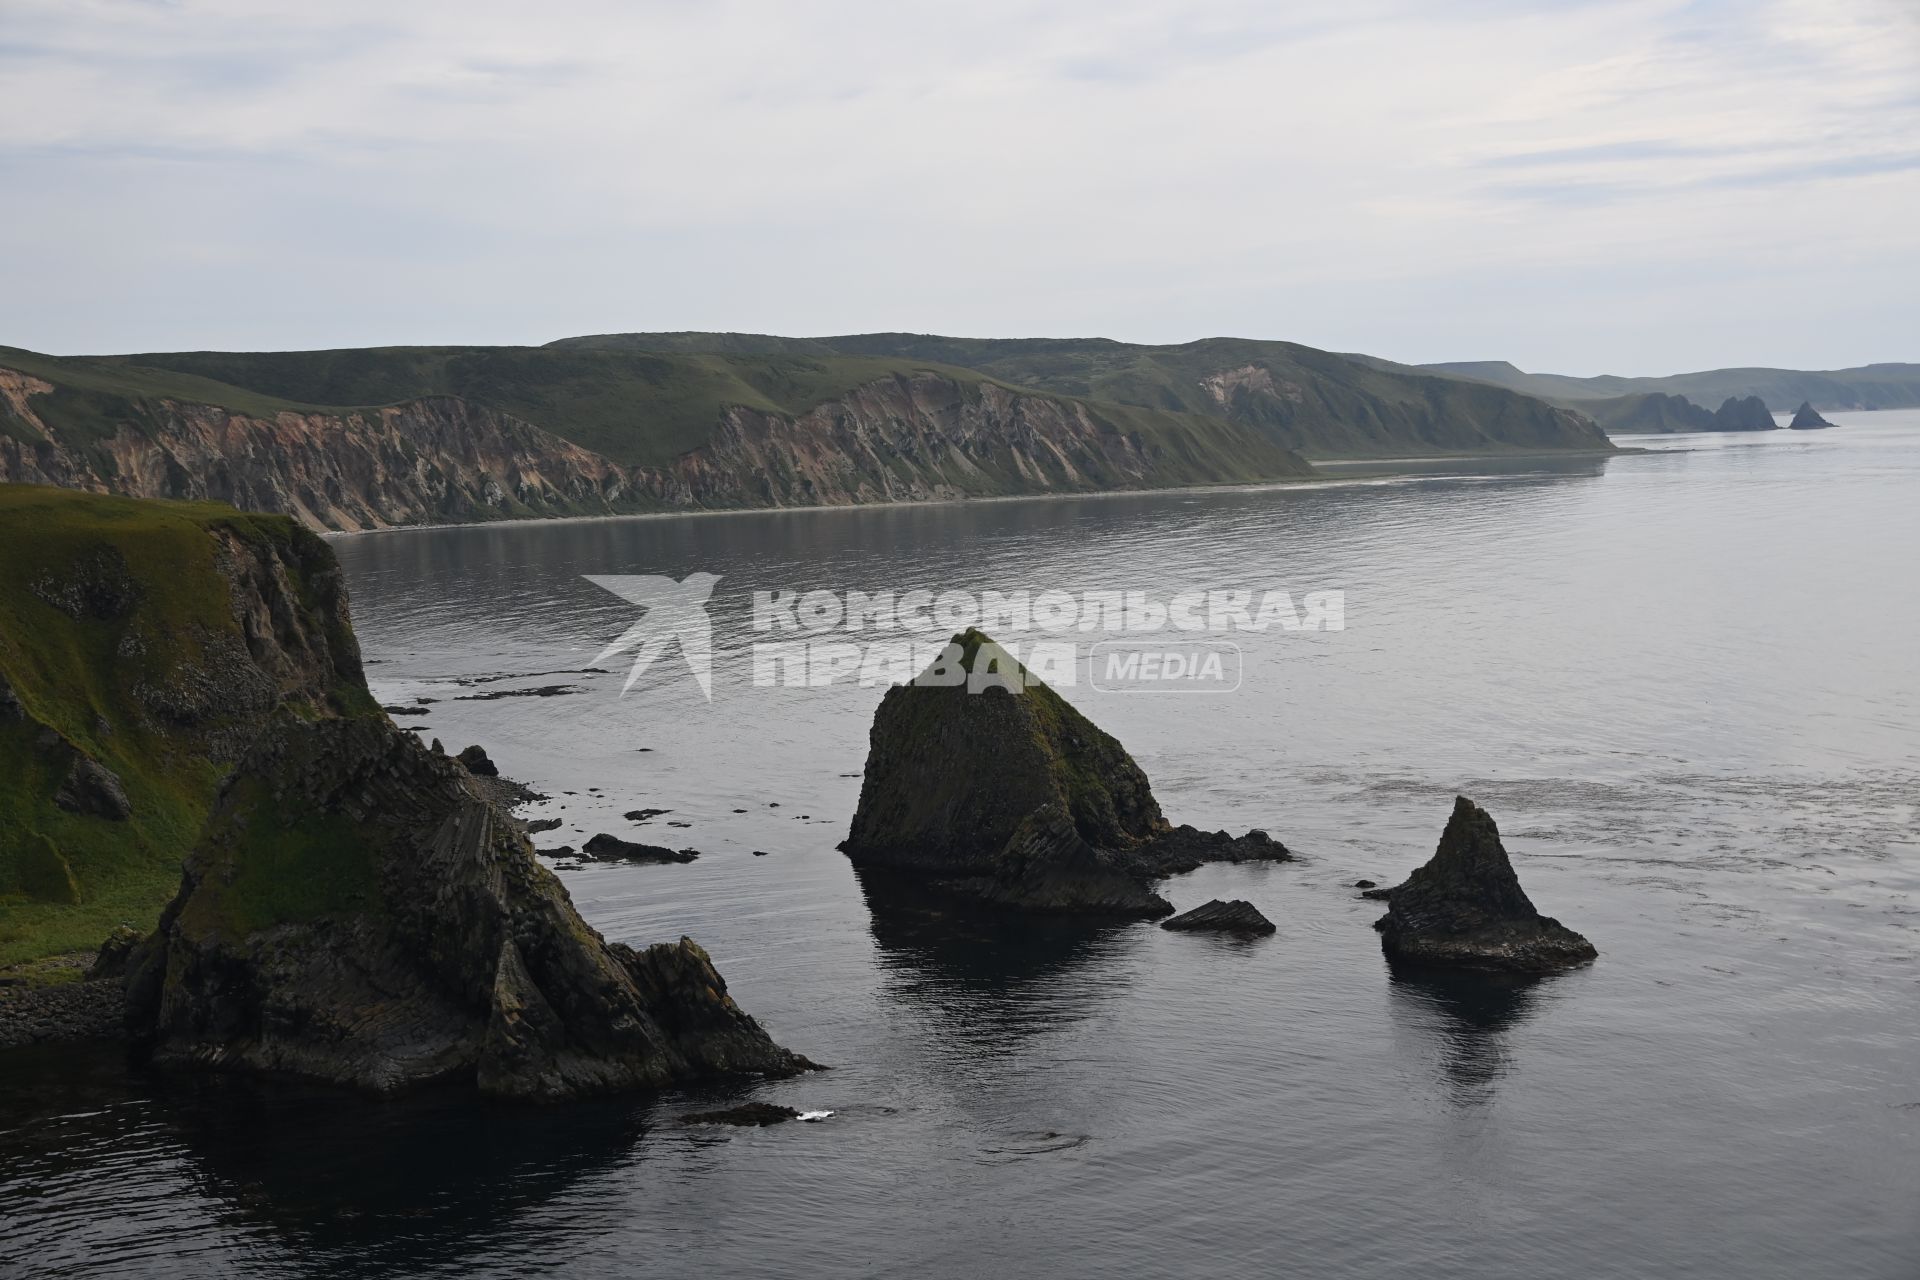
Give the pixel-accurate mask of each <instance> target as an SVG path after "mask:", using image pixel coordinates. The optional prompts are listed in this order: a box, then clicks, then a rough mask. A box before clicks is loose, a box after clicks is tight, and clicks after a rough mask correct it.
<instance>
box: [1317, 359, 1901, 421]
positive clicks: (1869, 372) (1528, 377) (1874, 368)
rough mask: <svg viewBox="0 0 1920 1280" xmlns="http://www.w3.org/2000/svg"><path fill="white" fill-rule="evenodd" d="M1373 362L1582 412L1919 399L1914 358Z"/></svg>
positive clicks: (1879, 404)
mask: <svg viewBox="0 0 1920 1280" xmlns="http://www.w3.org/2000/svg"><path fill="white" fill-rule="evenodd" d="M1349 359H1353V360H1357V361H1360V362H1362V363H1364V364H1367V365H1368V366H1369V367H1371V368H1375V369H1382V370H1387V371H1390V372H1403V373H1412V374H1420V373H1425V374H1438V375H1441V376H1443V377H1450V378H1462V379H1467V380H1470V381H1474V382H1484V383H1487V384H1490V385H1493V386H1500V387H1506V388H1508V389H1509V390H1513V391H1519V392H1521V393H1523V394H1525V395H1530V396H1539V397H1541V398H1543V399H1547V400H1552V401H1554V402H1555V403H1557V404H1564V405H1570V406H1572V407H1574V408H1577V409H1580V410H1581V411H1583V412H1586V411H1588V410H1589V408H1590V406H1591V404H1592V402H1594V401H1597V400H1613V399H1618V398H1619V397H1622V396H1629V395H1633V396H1641V395H1652V394H1664V395H1673V396H1685V397H1686V398H1687V399H1689V400H1691V401H1693V402H1694V403H1695V404H1698V405H1717V404H1720V403H1721V402H1722V401H1725V400H1728V399H1745V398H1746V397H1748V396H1759V397H1760V398H1761V399H1762V400H1764V401H1766V402H1767V404H1768V406H1769V407H1771V408H1774V409H1786V408H1789V407H1791V406H1793V405H1796V404H1799V403H1800V402H1801V401H1803V400H1805V401H1808V402H1810V403H1812V405H1813V406H1814V407H1815V408H1816V409H1910V408H1913V407H1915V406H1916V405H1920V364H1898V363H1891V364H1868V365H1860V366H1858V367H1856V368H1852V369H1826V370H1807V369H1767V368H1750V369H1706V370H1702V371H1700V372H1698V373H1676V374H1671V375H1668V376H1665V377H1658V378H1623V377H1619V376H1617V375H1612V374H1604V375H1601V376H1600V377H1595V378H1576V377H1570V376H1568V375H1566V374H1559V373H1526V372H1524V371H1522V370H1520V369H1518V368H1515V367H1514V366H1513V365H1512V364H1510V363H1508V362H1507V361H1505V360H1463V361H1454V362H1450V363H1445V364H1425V365H1403V364H1395V363H1393V362H1392V361H1390V360H1381V359H1378V358H1377V357H1373V356H1351V357H1349Z"/></svg>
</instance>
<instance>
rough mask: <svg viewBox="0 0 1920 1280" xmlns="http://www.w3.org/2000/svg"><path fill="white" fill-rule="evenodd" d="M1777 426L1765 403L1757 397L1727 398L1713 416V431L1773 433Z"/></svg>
mask: <svg viewBox="0 0 1920 1280" xmlns="http://www.w3.org/2000/svg"><path fill="white" fill-rule="evenodd" d="M1779 426H1780V424H1779V423H1777V422H1775V421H1774V420H1773V414H1772V413H1770V412H1769V411H1768V410H1767V402H1766V401H1764V400H1762V399H1761V398H1760V397H1759V396H1747V397H1746V398H1745V399H1740V398H1737V397H1734V396H1728V397H1727V399H1726V403H1724V404H1722V405H1721V406H1720V407H1719V408H1718V409H1716V410H1715V411H1714V414H1713V430H1715V431H1773V430H1776V429H1778V427H1779Z"/></svg>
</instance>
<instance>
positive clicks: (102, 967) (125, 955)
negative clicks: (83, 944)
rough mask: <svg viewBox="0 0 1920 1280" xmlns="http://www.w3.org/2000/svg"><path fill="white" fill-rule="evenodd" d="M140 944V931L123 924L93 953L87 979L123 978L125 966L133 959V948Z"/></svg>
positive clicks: (125, 970)
mask: <svg viewBox="0 0 1920 1280" xmlns="http://www.w3.org/2000/svg"><path fill="white" fill-rule="evenodd" d="M140 943H141V937H140V931H139V930H138V929H135V928H134V927H133V926H132V925H128V924H123V925H120V926H119V927H118V928H116V929H115V930H114V931H113V932H112V933H110V934H108V935H107V940H106V941H105V942H103V943H101V944H100V950H99V951H97V952H95V953H94V957H93V965H92V967H90V968H89V969H88V970H87V977H88V978H89V979H94V978H119V977H123V976H125V974H126V972H127V965H128V963H129V962H130V961H131V960H132V959H133V951H134V948H135V947H137V946H139V945H140Z"/></svg>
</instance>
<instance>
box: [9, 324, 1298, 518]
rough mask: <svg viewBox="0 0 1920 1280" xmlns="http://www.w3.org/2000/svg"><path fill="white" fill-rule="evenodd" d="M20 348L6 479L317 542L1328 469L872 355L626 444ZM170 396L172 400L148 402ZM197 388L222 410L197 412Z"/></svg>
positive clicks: (1245, 442) (1162, 422)
mask: <svg viewBox="0 0 1920 1280" xmlns="http://www.w3.org/2000/svg"><path fill="white" fill-rule="evenodd" d="M9 356H11V357H12V359H13V361H14V363H16V364H19V365H22V366H31V367H32V369H33V370H35V372H29V371H27V370H26V369H25V368H20V369H8V368H4V367H0V428H4V429H0V481H15V482H27V483H43V484H56V485H61V486H64V487H68V488H79V489H89V490H93V491H96V492H114V493H122V494H128V495H132V496H138V497H155V498H190V499H212V500H218V501H222V502H229V503H232V504H233V505H235V506H237V507H240V508H242V509H247V510H261V511H274V512H282V513H285V514H288V515H293V516H295V517H297V518H298V519H300V520H301V521H303V522H304V523H306V524H308V525H309V526H311V527H314V528H318V529H368V528H380V527H384V526H388V525H396V524H414V523H426V522H449V521H452V522H463V521H476V520H486V519H502V518H516V517H537V516H559V515H604V514H614V513H620V512H636V511H659V510H674V509H702V508H724V507H780V506H810V505H844V504H850V503H862V502H908V501H925V500H929V499H942V498H963V497H982V496H999V495H1011V494H1035V493H1076V492H1092V491H1100V490H1108V489H1125V488H1152V487H1166V486H1175V485H1188V484H1211V483H1222V482H1240V481H1256V480H1271V479H1281V478H1286V477H1290V476H1303V475H1307V474H1310V473H1311V468H1310V467H1308V466H1307V464H1306V463H1305V462H1303V461H1302V460H1301V459H1300V458H1298V457H1297V456H1295V455H1294V454H1292V453H1290V452H1288V451H1287V450H1286V449H1284V448H1281V447H1278V446H1276V445H1275V444H1273V443H1272V442H1271V441H1268V440H1266V439H1265V438H1264V437H1262V436H1260V435H1259V434H1258V433H1256V432H1251V431H1246V430H1241V429H1236V428H1233V427H1231V426H1229V425H1228V424H1224V423H1220V422H1217V421H1213V420H1210V419H1204V418H1196V417H1191V416H1187V415H1180V414H1175V413H1165V412H1157V411H1142V410H1132V409H1125V408H1120V407H1116V406H1099V405H1095V404H1091V403H1089V402H1086V401H1081V400H1076V399H1072V398H1068V397H1060V396H1053V395H1046V394H1040V393H1033V392H1026V391H1021V390H1018V389H1015V388H1010V387H1006V386H1003V385H1001V384H998V383H995V382H992V381H990V380H986V379H982V378H978V377H976V376H972V375H967V374H963V373H959V372H958V371H949V372H942V371H939V370H929V369H921V368H899V369H894V368H891V367H890V366H887V365H884V364H876V363H875V362H861V361H855V362H851V363H850V364H849V365H848V367H846V368H843V369H838V370H837V372H838V373H839V374H840V375H841V380H842V381H845V382H846V383H847V385H844V386H842V385H838V384H837V383H836V382H835V381H834V379H833V378H831V377H828V376H827V375H826V374H825V373H818V374H816V375H815V377H814V378H813V379H812V380H810V381H808V382H807V383H806V385H805V386H802V387H798V388H791V394H790V395H788V396H786V397H784V400H785V402H787V403H791V404H796V405H804V407H802V408H797V409H789V408H783V407H781V403H780V402H777V401H776V400H773V399H770V398H769V397H767V396H765V395H763V394H761V393H760V392H759V391H757V390H756V389H755V388H753V387H752V386H748V385H746V384H744V383H743V384H741V386H740V387H739V388H738V389H737V390H735V389H731V388H723V389H722V390H721V391H716V392H711V393H709V394H710V395H711V396H715V397H724V396H725V395H727V394H736V395H737V396H738V397H739V398H740V399H741V400H743V401H747V402H748V403H727V402H725V400H724V399H715V400H714V401H713V402H712V403H711V404H709V403H708V402H707V400H706V399H704V398H703V399H700V400H699V402H698V403H697V404H691V405H690V404H688V403H686V400H687V398H688V397H687V396H686V395H684V394H681V395H678V398H676V399H674V401H673V403H672V405H671V406H669V407H670V408H671V410H672V413H671V414H669V419H670V420H669V421H667V422H666V423H665V424H664V425H662V424H656V423H653V422H651V420H650V419H648V418H647V417H646V416H645V415H646V412H647V409H648V402H647V400H646V398H645V394H646V393H645V390H644V388H642V389H639V390H636V391H635V394H636V396H639V397H640V398H639V399H637V400H636V401H635V402H634V403H633V404H631V405H630V406H629V407H628V410H627V412H628V414H629V416H630V417H633V416H634V415H638V417H637V418H635V420H634V425H633V426H632V429H630V430H626V431H624V432H622V431H621V430H618V429H616V428H615V427H613V426H610V425H609V423H608V421H607V420H606V419H605V417H604V416H595V415H596V414H603V413H604V411H602V410H600V409H598V407H597V406H596V405H595V404H593V403H576V402H573V401H566V402H563V403H561V404H559V405H558V406H555V407H554V408H553V414H552V415H551V417H550V420H553V421H557V424H558V425H557V426H556V427H555V428H554V429H552V430H550V429H547V428H546V427H542V426H536V425H535V424H534V423H532V422H530V421H528V420H526V419H524V418H522V417H519V416H517V415H516V414H515V413H513V412H511V411H509V410H508V409H506V408H502V407H500V406H499V405H496V404H489V403H488V402H487V399H486V396H487V394H488V389H489V384H482V385H480V386H478V387H476V388H474V391H475V395H473V396H456V395H436V396H430V397H425V398H420V399H412V400H407V401H405V402H403V403H399V404H394V405H387V406H384V407H378V408H358V409H356V408H341V409H327V408H318V407H314V406H310V405H306V404H302V403H300V402H297V401H292V400H276V399H273V398H271V397H267V396H265V395H264V394H263V393H259V392H253V391H244V390H236V389H234V388H231V387H226V388H225V389H224V390H222V389H221V388H222V386H223V385H224V384H217V383H211V382H208V381H206V380H205V379H199V378H195V377H189V376H187V375H171V376H168V377H161V376H160V375H156V374H153V371H150V370H143V369H140V368H138V367H134V366H127V365H124V364H104V363H102V362H85V361H79V362H74V361H58V360H53V359H51V358H49V357H29V354H28V353H6V352H0V366H3V365H4V362H5V361H6V360H7V359H8V358H9ZM791 372H792V371H789V373H791ZM148 377H158V378H159V379H160V380H159V381H158V382H157V383H156V384H154V385H151V386H150V385H148V383H147V382H144V381H142V380H141V379H143V378H148ZM62 379H72V381H71V383H69V382H66V381H62ZM855 379H857V380H855ZM849 380H852V381H849ZM309 389H314V390H322V391H339V390H347V391H354V390H381V389H386V388H385V386H384V384H377V385H374V386H370V387H360V386H356V385H350V386H347V387H339V386H335V385H333V384H331V383H330V384H328V385H326V386H324V387H318V388H309ZM155 390H158V391H160V392H162V393H163V394H157V395H156V394H146V393H148V392H152V391H155ZM662 394H664V393H658V394H656V397H655V398H656V399H658V398H660V395H662ZM189 395H198V396H214V397H217V398H218V400H217V402H208V401H199V400H193V399H187V398H183V397H186V396H189ZM505 398H506V399H509V400H515V401H516V402H517V400H518V399H520V398H524V397H512V396H508V397H505ZM539 407H540V406H535V408H536V409H538V408H539ZM701 409H710V410H711V412H712V414H713V416H712V418H711V420H709V421H708V422H706V423H705V425H704V426H703V427H702V428H700V429H698V430H695V429H694V428H693V427H692V425H691V423H690V420H689V419H688V415H690V414H692V413H695V412H698V411H700V410H701ZM570 413H579V414H585V415H588V416H587V417H585V418H582V419H576V418H574V417H569V416H566V415H567V414H570ZM570 436H577V437H579V438H581V439H586V440H591V441H593V442H595V443H597V444H600V445H602V446H604V447H605V448H606V449H607V450H608V452H599V451H596V450H595V449H593V448H589V447H587V446H586V445H585V444H582V443H579V442H577V441H576V439H573V438H568V437H570ZM681 445H685V446H686V447H684V448H680V447H678V446H681Z"/></svg>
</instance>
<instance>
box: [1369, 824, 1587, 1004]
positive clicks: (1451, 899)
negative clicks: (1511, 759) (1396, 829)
mask: <svg viewBox="0 0 1920 1280" xmlns="http://www.w3.org/2000/svg"><path fill="white" fill-rule="evenodd" d="M1366 896H1367V897H1383V898H1385V899H1386V902H1387V914H1386V915H1385V916H1383V917H1381V919H1380V920H1379V921H1378V922H1377V923H1376V925H1375V926H1374V927H1375V928H1377V929H1379V930H1380V933H1381V944H1382V946H1383V947H1384V948H1385V949H1386V952H1387V955H1388V956H1389V957H1390V958H1392V959H1395V960H1399V961H1404V962H1407V963H1410V964H1418V965H1435V966H1442V967H1452V968H1468V969H1498V970H1507V971H1511V972H1520V973H1545V972H1550V971H1552V970H1555V969H1564V968H1568V967H1570V966H1573V965H1577V964H1583V963H1585V962H1586V961H1589V960H1592V959H1593V958H1594V957H1595V956H1596V955H1597V954H1598V952H1596V951H1595V950H1594V947H1593V944H1592V943H1590V942H1588V941H1587V940H1586V939H1585V938H1583V937H1581V936H1580V935H1579V934H1577V933H1575V932H1574V931H1573V930H1571V929H1569V928H1567V927H1565V926H1564V925H1562V924H1561V923H1560V922H1559V921H1558V920H1555V919H1552V918H1551V917H1549V916H1543V915H1541V914H1540V913H1539V912H1538V911H1536V910H1535V909H1534V906H1533V903H1532V902H1531V901H1530V900H1529V899H1528V898H1527V895H1526V892H1525V891H1524V890H1523V889H1521V887H1520V878H1519V877H1518V876H1516V875H1515V874H1514V873H1513V864H1512V862H1510V861H1509V860H1508V858H1507V851H1506V848H1505V847H1504V846H1503V845H1502V844H1501V843H1500V830H1499V828H1498V827H1496V826H1495V825H1494V822H1493V818H1492V817H1491V815H1489V814H1488V813H1487V811H1486V810H1485V809H1482V808H1481V807H1480V806H1478V805H1476V804H1474V803H1473V802H1472V801H1471V800H1469V799H1467V798H1466V797H1465V796H1460V797H1458V798H1456V799H1455V801H1454V805H1453V816H1452V817H1451V818H1450V819H1448V821H1447V829H1446V831H1445V832H1444V833H1442V835H1441V837H1440V847H1439V848H1438V849H1436V850H1435V851H1434V855H1433V858H1432V859H1431V860H1430V861H1429V862H1428V863H1427V864H1426V865H1425V866H1423V867H1421V868H1420V869H1419V870H1418V871H1415V872H1414V873H1413V875H1411V876H1410V877H1408V879H1407V881H1406V883H1404V884H1401V885H1397V886H1395V887H1394V888H1392V889H1384V890H1382V889H1375V890H1370V891H1368V893H1367V894H1366Z"/></svg>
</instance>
